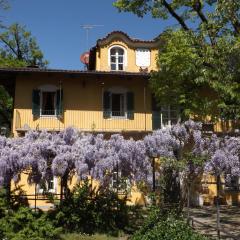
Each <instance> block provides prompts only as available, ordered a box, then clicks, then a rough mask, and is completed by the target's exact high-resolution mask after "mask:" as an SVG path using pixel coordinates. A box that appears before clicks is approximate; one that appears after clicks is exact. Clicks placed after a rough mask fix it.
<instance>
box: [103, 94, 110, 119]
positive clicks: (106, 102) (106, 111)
mask: <svg viewBox="0 0 240 240" xmlns="http://www.w3.org/2000/svg"><path fill="white" fill-rule="evenodd" d="M110 117H111V93H110V92H107V91H105V92H104V93H103V118H110Z"/></svg>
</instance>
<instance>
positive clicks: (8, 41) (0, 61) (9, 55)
mask: <svg viewBox="0 0 240 240" xmlns="http://www.w3.org/2000/svg"><path fill="white" fill-rule="evenodd" d="M0 43H1V45H2V47H1V49H0V66H17V67H22V66H27V65H38V66H40V67H46V66H47V64H48V62H47V61H46V60H44V56H43V53H42V51H41V50H40V48H39V46H38V45H37V42H36V39H35V38H34V37H32V35H31V33H30V32H29V31H27V30H26V28H25V27H24V26H21V25H20V24H18V23H15V24H12V25H11V26H10V27H8V28H7V29H6V31H4V32H2V33H1V34H0Z"/></svg>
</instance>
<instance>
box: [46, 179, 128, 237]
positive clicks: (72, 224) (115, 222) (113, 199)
mask: <svg viewBox="0 0 240 240" xmlns="http://www.w3.org/2000/svg"><path fill="white" fill-rule="evenodd" d="M49 216H50V218H51V219H52V220H53V221H54V222H55V225H56V226H62V227H63V229H65V230H66V231H67V232H78V233H79V232H81V233H88V234H93V233H96V232H100V233H110V234H117V233H118V231H119V230H124V228H125V227H126V226H127V225H128V207H127V205H126V198H124V199H119V198H118V196H117V194H116V193H114V192H112V191H110V190H109V189H107V188H106V189H102V190H98V191H96V189H92V187H91V185H90V184H89V183H88V182H85V183H84V184H83V185H77V186H76V187H75V188H74V189H73V191H71V192H70V193H69V194H68V195H67V196H66V198H65V199H64V200H63V201H62V202H61V203H60V204H59V205H57V206H56V209H55V210H53V211H52V212H50V213H49Z"/></svg>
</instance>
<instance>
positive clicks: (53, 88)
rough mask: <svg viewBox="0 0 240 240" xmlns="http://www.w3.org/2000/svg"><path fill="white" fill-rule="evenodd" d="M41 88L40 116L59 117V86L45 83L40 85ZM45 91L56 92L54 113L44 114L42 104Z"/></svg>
mask: <svg viewBox="0 0 240 240" xmlns="http://www.w3.org/2000/svg"><path fill="white" fill-rule="evenodd" d="M38 89H39V90H40V117H41V118H45V117H46V118H48V117H50V118H52V117H57V108H56V105H57V90H58V88H57V87H56V86H54V85H43V86H40V87H39V88H38ZM44 92H53V93H55V97H54V114H51V115H50V114H49V115H47V114H42V110H43V109H42V108H43V107H42V104H43V93H44Z"/></svg>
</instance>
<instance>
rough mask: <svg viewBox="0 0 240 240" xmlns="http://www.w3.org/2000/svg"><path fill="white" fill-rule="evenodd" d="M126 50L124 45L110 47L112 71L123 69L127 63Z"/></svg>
mask: <svg viewBox="0 0 240 240" xmlns="http://www.w3.org/2000/svg"><path fill="white" fill-rule="evenodd" d="M125 59H126V56H125V50H124V49H123V48H122V47H119V46H114V47H112V48H110V67H111V71H123V70H124V66H125V65H126V62H125V61H126V60H125Z"/></svg>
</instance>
